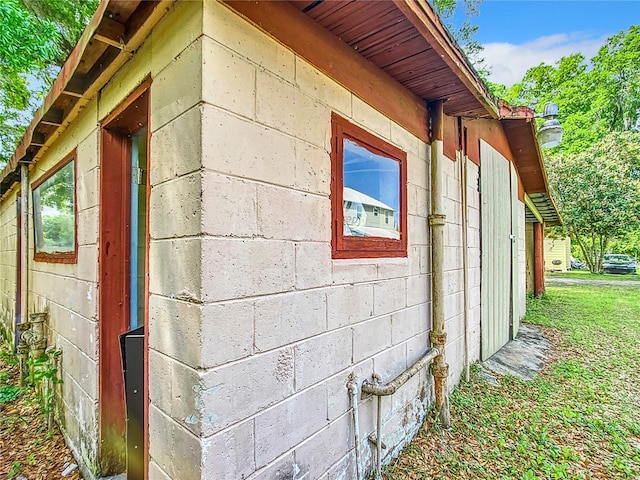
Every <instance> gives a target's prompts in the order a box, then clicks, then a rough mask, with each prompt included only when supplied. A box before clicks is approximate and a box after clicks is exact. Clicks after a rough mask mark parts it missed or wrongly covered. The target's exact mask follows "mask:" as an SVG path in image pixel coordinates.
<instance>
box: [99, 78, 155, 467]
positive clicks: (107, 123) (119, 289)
mask: <svg viewBox="0 0 640 480" xmlns="http://www.w3.org/2000/svg"><path fill="white" fill-rule="evenodd" d="M150 85H151V80H150V79H147V80H146V81H145V82H143V83H142V84H141V85H140V86H139V87H138V88H137V89H136V90H135V91H134V92H133V93H132V94H131V95H130V96H129V97H128V98H127V99H126V100H125V101H124V102H123V103H122V104H121V105H120V106H119V107H118V108H117V109H116V110H115V111H114V112H113V113H111V114H110V115H109V116H108V117H107V118H106V119H105V120H104V121H103V122H102V125H101V142H100V145H101V155H100V227H99V239H100V240H99V246H100V248H99V256H98V261H99V266H98V268H99V282H100V283H99V306H98V328H99V339H100V340H99V351H98V358H99V367H98V368H99V402H98V409H99V432H100V433H99V462H100V472H101V474H102V475H110V474H117V473H121V472H123V471H125V468H126V437H125V435H126V410H125V399H124V378H123V375H122V359H121V355H120V335H121V334H122V333H124V332H126V331H127V330H129V325H130V322H129V273H130V268H129V260H130V251H129V245H130V237H129V227H130V220H131V219H130V217H131V215H130V201H131V199H130V195H131V186H130V179H131V163H130V155H131V142H130V134H131V133H133V132H135V131H137V130H139V129H140V128H142V127H144V126H145V125H148V123H149V122H148V119H149V106H150V102H149V87H150ZM149 139H150V135H148V136H147V142H148V144H147V145H148V146H149ZM149 152H150V151H149V148H147V168H149V167H148V166H149V157H150V155H149ZM149 191H150V189H149V175H147V199H148V197H149ZM146 208H147V223H148V208H149V202H148V201H147V206H146ZM148 232H149V230H148V227H147V238H146V248H145V251H146V254H145V256H146V260H145V263H146V264H148V249H149V233H148ZM147 272H148V268H147ZM148 292H149V285H148V273H147V275H146V279H145V298H146V300H145V307H146V308H145V325H146V324H148V318H147V316H148V313H147V312H148V296H149V295H148ZM147 352H148V334H146V335H145V352H144V363H145V365H144V369H145V385H144V390H145V391H144V398H145V405H148V398H149V396H148V390H149V388H148V374H147V371H148V368H147V366H148V353H147ZM145 417H147V418H145V426H144V427H145V445H144V448H145V466H144V468H145V477H146V476H147V465H148V457H147V455H148V413H147V415H145Z"/></svg>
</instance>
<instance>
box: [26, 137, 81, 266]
mask: <svg viewBox="0 0 640 480" xmlns="http://www.w3.org/2000/svg"><path fill="white" fill-rule="evenodd" d="M71 162H73V222H74V225H73V237H74V238H73V245H74V247H73V250H72V251H67V252H38V251H36V250H35V244H34V254H33V259H34V260H35V261H36V262H49V263H76V262H77V261H78V194H77V189H78V178H77V172H78V165H77V163H78V162H77V151H76V149H74V150H73V151H71V152H70V153H69V154H68V155H66V156H65V157H64V158H63V159H62V160H60V161H59V162H58V163H56V164H55V165H54V166H53V167H52V168H51V169H49V171H48V172H47V173H45V174H44V175H42V177H40V178H38V179H37V180H36V181H34V182H33V183H32V184H31V195H32V205H33V208H35V202H33V195H34V191H35V190H36V189H37V188H38V187H39V186H40V185H42V184H43V183H44V182H46V181H47V180H49V179H50V178H51V177H53V176H54V175H55V174H56V173H58V172H59V171H60V170H62V169H63V168H64V167H66V166H67V165H68V164H69V163H71ZM33 219H34V224H33V229H34V242H35V241H36V240H35V232H36V224H35V221H36V215H35V211H33Z"/></svg>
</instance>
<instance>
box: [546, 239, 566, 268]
mask: <svg viewBox="0 0 640 480" xmlns="http://www.w3.org/2000/svg"><path fill="white" fill-rule="evenodd" d="M544 269H545V270H546V271H547V272H566V271H567V270H571V239H570V238H569V237H566V238H545V239H544Z"/></svg>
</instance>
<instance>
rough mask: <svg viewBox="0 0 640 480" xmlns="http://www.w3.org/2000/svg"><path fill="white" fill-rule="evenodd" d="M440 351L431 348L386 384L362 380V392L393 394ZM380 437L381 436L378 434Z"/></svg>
mask: <svg viewBox="0 0 640 480" xmlns="http://www.w3.org/2000/svg"><path fill="white" fill-rule="evenodd" d="M439 354H440V352H439V351H438V349H436V348H430V349H429V350H427V352H426V353H425V354H424V355H423V356H422V357H420V358H419V359H418V360H417V361H416V362H415V363H414V364H413V365H411V366H410V367H409V368H407V369H406V370H405V371H404V372H402V373H401V374H400V375H398V376H397V377H396V378H394V379H393V380H391V381H390V382H389V383H387V384H386V385H379V384H376V383H370V382H368V381H367V380H365V381H364V382H362V393H368V394H369V395H376V396H378V397H386V396H387V395H393V394H394V393H396V391H397V390H398V388H400V387H401V386H402V385H404V384H405V383H407V381H408V380H409V379H410V378H411V377H413V376H414V375H415V374H416V373H418V372H419V371H420V370H422V369H423V368H425V367H426V366H427V365H428V364H429V363H430V362H431V361H432V360H433V359H434V358H436V356H438V355H439ZM378 438H380V436H378Z"/></svg>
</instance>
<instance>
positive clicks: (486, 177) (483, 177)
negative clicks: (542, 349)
mask: <svg viewBox="0 0 640 480" xmlns="http://www.w3.org/2000/svg"><path fill="white" fill-rule="evenodd" d="M516 196H517V185H516ZM480 197H481V212H480V216H481V248H482V254H481V259H482V276H481V284H480V288H481V302H482V307H481V336H482V337H481V342H482V351H481V357H482V360H486V359H487V358H489V357H490V356H491V355H493V354H494V353H495V352H497V351H498V350H499V349H500V348H501V347H502V346H503V345H504V344H505V343H507V342H508V341H509V337H510V332H509V325H510V314H511V308H512V305H511V298H512V286H511V283H512V282H511V275H512V266H511V262H512V254H511V250H512V248H511V247H512V238H511V228H512V221H513V220H512V218H513V216H512V209H511V200H512V193H511V172H510V163H509V161H508V160H507V159H506V158H504V157H503V156H502V155H501V154H500V153H498V152H497V151H496V150H495V149H493V147H491V146H490V145H489V144H487V143H485V142H484V141H480Z"/></svg>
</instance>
